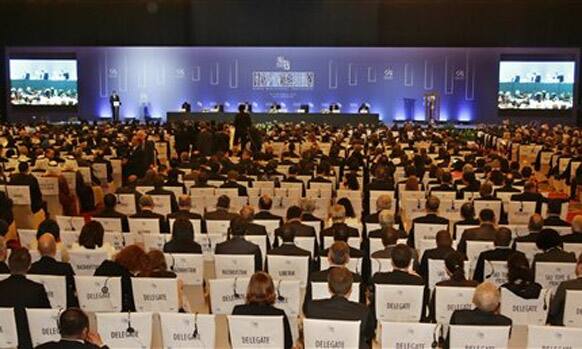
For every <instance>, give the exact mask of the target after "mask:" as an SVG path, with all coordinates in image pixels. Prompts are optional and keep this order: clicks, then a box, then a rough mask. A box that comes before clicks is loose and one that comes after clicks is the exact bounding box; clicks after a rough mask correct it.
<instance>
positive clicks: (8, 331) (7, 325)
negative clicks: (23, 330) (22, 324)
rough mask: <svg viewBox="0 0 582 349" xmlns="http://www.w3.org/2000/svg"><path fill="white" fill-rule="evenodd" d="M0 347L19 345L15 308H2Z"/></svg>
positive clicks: (0, 314) (0, 315)
mask: <svg viewBox="0 0 582 349" xmlns="http://www.w3.org/2000/svg"><path fill="white" fill-rule="evenodd" d="M0 328H2V331H0V348H16V347H17V346H18V332H17V331H16V318H15V317H14V308H0Z"/></svg>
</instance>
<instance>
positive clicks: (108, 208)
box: [94, 193, 129, 232]
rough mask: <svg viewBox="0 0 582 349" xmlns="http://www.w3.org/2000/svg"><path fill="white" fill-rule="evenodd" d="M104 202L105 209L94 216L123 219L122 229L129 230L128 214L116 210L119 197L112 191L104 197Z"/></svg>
mask: <svg viewBox="0 0 582 349" xmlns="http://www.w3.org/2000/svg"><path fill="white" fill-rule="evenodd" d="M103 204H104V207H103V209H102V210H101V211H99V212H97V213H96V214H95V215H94V217H98V218H99V217H103V218H119V219H121V230H122V231H124V232H128V231H129V224H128V222H127V216H126V215H124V214H123V213H120V212H117V211H116V210H115V206H116V205H117V197H116V196H115V195H113V194H111V193H109V194H105V196H104V197H103Z"/></svg>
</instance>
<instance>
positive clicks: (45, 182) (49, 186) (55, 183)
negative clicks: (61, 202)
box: [36, 176, 59, 197]
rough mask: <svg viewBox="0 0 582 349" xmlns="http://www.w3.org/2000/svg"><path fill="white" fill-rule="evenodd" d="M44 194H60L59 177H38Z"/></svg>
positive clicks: (41, 191)
mask: <svg viewBox="0 0 582 349" xmlns="http://www.w3.org/2000/svg"><path fill="white" fill-rule="evenodd" d="M36 179H37V180H38V186H39V187H40V193H41V194H42V196H43V197H44V196H59V179H58V178H57V177H42V176H41V177H37V178H36Z"/></svg>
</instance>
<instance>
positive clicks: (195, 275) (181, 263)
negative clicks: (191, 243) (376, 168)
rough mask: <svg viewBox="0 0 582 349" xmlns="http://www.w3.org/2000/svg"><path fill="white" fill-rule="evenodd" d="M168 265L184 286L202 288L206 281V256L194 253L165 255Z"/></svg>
mask: <svg viewBox="0 0 582 349" xmlns="http://www.w3.org/2000/svg"><path fill="white" fill-rule="evenodd" d="M164 256H165V257H166V264H167V265H168V267H169V268H170V270H171V271H173V272H174V273H176V275H178V279H180V280H182V282H183V283H184V285H194V286H200V285H202V283H203V281H204V256H203V255H201V254H192V253H164Z"/></svg>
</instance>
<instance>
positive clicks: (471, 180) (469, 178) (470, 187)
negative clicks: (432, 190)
mask: <svg viewBox="0 0 582 349" xmlns="http://www.w3.org/2000/svg"><path fill="white" fill-rule="evenodd" d="M462 184H463V185H464V187H463V188H461V189H460V190H459V192H458V193H457V199H464V197H465V193H477V192H478V191H479V189H480V188H481V182H479V181H478V180H477V178H476V177H475V172H473V171H471V172H465V173H463V180H462ZM475 196H477V195H475Z"/></svg>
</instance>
